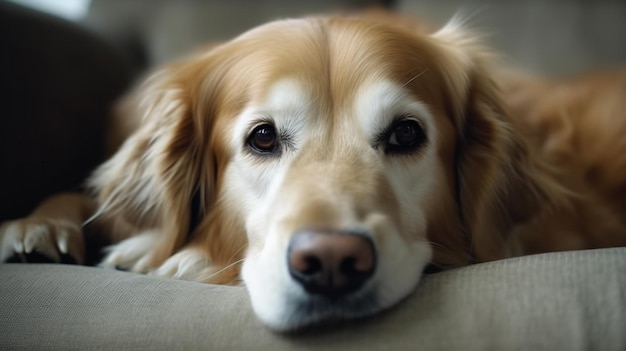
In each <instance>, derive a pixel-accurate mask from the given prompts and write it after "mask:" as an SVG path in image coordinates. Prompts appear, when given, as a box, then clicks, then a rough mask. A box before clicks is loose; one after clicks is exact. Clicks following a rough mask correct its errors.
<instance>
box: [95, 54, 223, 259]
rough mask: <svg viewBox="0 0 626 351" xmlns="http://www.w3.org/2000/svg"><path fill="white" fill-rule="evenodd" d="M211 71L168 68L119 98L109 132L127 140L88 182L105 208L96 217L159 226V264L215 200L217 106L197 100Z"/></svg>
mask: <svg viewBox="0 0 626 351" xmlns="http://www.w3.org/2000/svg"><path fill="white" fill-rule="evenodd" d="M207 66H209V63H205V64H204V65H203V64H194V63H193V62H189V61H187V62H180V63H176V64H173V65H171V66H167V67H165V68H163V69H161V70H160V71H158V72H156V73H154V74H152V75H151V76H150V77H149V78H148V79H147V80H146V81H145V82H144V83H143V84H142V85H140V86H139V87H138V88H137V89H136V90H135V91H134V92H132V93H131V94H129V95H128V96H127V97H126V98H125V99H124V100H123V101H121V103H120V104H119V106H118V109H117V110H116V113H115V115H114V119H113V125H112V126H111V132H115V133H120V131H128V133H124V132H121V133H120V134H117V135H112V138H113V139H117V140H119V141H122V140H125V141H124V142H123V144H122V145H121V147H119V149H118V150H117V151H116V152H115V154H114V155H113V156H112V157H111V158H110V159H109V160H108V161H107V162H105V163H104V164H103V165H102V166H100V168H99V169H97V170H96V172H95V173H94V175H93V176H92V178H91V179H90V182H89V185H90V187H91V188H92V189H93V190H94V192H95V193H96V196H97V198H98V200H99V203H100V209H99V211H98V213H97V214H96V216H100V217H108V218H115V219H116V220H118V219H120V218H121V219H123V221H125V222H127V223H129V224H131V225H132V227H133V228H136V229H137V230H142V229H153V228H158V231H159V232H161V234H160V242H159V244H158V245H157V247H155V248H154V250H155V251H154V254H153V256H154V257H153V264H155V265H156V264H159V263H160V261H163V260H164V259H165V258H167V257H168V256H170V255H171V254H173V253H174V252H175V251H176V250H177V249H178V248H180V246H181V245H182V244H183V243H184V241H185V240H186V237H187V236H188V235H189V232H190V231H191V230H192V229H193V228H191V226H192V225H193V224H192V222H193V221H194V218H196V219H197V218H198V216H201V215H202V213H204V212H205V211H206V210H207V208H209V206H210V203H211V202H212V201H213V200H214V197H215V194H214V189H215V182H216V179H215V174H216V169H215V168H216V161H215V155H214V154H213V152H212V148H211V140H210V138H211V133H210V130H211V125H212V123H213V113H212V112H213V111H210V109H211V107H210V105H211V103H212V102H211V101H208V102H207V101H206V100H203V101H196V100H197V99H200V97H198V95H201V94H200V93H199V91H200V90H202V89H201V88H200V86H201V82H200V81H201V79H200V78H198V77H202V76H203V75H206V74H208V73H207V72H206V67H207ZM202 98H203V99H209V100H210V99H212V98H214V97H213V96H211V94H210V93H207V94H204V95H203V96H202ZM125 134H128V135H125ZM113 143H115V141H113ZM130 234H135V233H130Z"/></svg>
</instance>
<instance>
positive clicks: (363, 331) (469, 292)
mask: <svg viewBox="0 0 626 351" xmlns="http://www.w3.org/2000/svg"><path fill="white" fill-rule="evenodd" d="M0 281H2V285H1V286H0V325H2V328H1V329H0V348H1V349H5V350H7V349H37V348H42V347H45V348H50V349H63V350H68V349H80V350H83V349H87V348H110V349H138V348H144V349H150V350H157V349H163V350H171V349H199V348H201V349H220V350H239V349H255V350H262V349H263V350H265V349H267V350H283V349H309V348H323V349H331V350H335V349H336V350H364V349H367V350H404V349H409V348H419V349H424V350H514V349H525V350H555V349H559V350H583V349H591V350H625V349H626V333H624V331H625V330H626V329H625V327H626V248H617V249H603V250H589V251H577V252H564V253H551V254H543V255H536V256H528V257H522V258H516V259H510V260H504V261H498V262H492V263H487V264H479V265H475V266H470V267H466V268H462V269H457V270H452V271H448V272H443V273H439V274H434V275H431V276H427V277H425V279H424V280H423V282H422V284H421V285H420V287H419V288H418V289H417V291H416V292H415V294H413V295H412V296H411V297H409V298H408V299H407V300H406V301H404V302H403V303H401V304H400V305H398V306H397V307H395V308H393V309H392V310H390V311H387V312H385V313H382V314H380V315H377V316H375V317H371V318H366V319H363V320H360V321H353V322H349V323H343V324H340V325H337V326H333V327H332V328H323V329H321V330H315V331H308V332H305V333H301V334H293V335H284V334H277V333H274V332H272V331H270V330H268V329H267V328H265V327H264V326H263V325H261V324H260V322H258V321H257V319H256V318H255V317H254V315H253V313H252V311H251V308H250V305H249V301H248V297H247V294H246V291H245V289H244V288H242V287H224V286H214V285H206V284H199V283H193V282H184V281H176V280H166V279H162V278H157V277H153V276H142V275H136V274H131V273H124V272H118V271H108V270H102V269H98V268H89V267H78V266H66V265H35V264H32V265H22V264H4V265H0Z"/></svg>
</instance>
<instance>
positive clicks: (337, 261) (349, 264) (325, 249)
mask: <svg viewBox="0 0 626 351" xmlns="http://www.w3.org/2000/svg"><path fill="white" fill-rule="evenodd" d="M287 264H288V267H289V273H290V275H291V277H292V278H293V279H294V280H295V281H296V282H298V283H299V284H300V285H302V287H303V288H304V289H305V290H306V291H307V292H309V293H313V294H323V295H333V296H337V295H342V294H347V293H350V292H352V291H355V290H357V289H358V288H360V287H361V286H362V285H363V284H364V283H365V282H366V281H367V280H368V279H369V278H370V277H371V276H372V275H373V272H374V270H375V268H376V253H375V250H374V244H373V243H372V241H371V240H370V239H369V238H367V237H364V236H362V235H357V234H351V233H345V232H313V231H306V232H300V233H297V234H296V235H294V236H293V237H292V239H291V241H290V243H289V250H288V254H287Z"/></svg>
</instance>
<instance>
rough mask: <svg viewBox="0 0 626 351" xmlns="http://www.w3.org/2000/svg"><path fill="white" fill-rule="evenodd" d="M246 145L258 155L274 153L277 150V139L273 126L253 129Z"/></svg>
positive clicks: (261, 126)
mask: <svg viewBox="0 0 626 351" xmlns="http://www.w3.org/2000/svg"><path fill="white" fill-rule="evenodd" d="M248 145H250V146H251V147H252V149H254V150H255V151H256V152H259V153H271V152H274V151H276V149H277V148H278V137H277V135H276V130H275V129H274V126H272V125H269V124H263V125H260V126H258V127H256V128H254V130H253V131H252V133H251V134H250V136H249V137H248Z"/></svg>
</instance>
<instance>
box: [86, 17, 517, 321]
mask: <svg viewBox="0 0 626 351" xmlns="http://www.w3.org/2000/svg"><path fill="white" fill-rule="evenodd" d="M393 22H394V21H393V20H390V19H389V18H386V19H385V18H383V19H381V18H354V17H331V18H310V19H303V20H287V21H279V22H274V23H270V24H267V25H264V26H262V27H259V28H257V29H254V30H252V31H250V32H248V33H246V34H244V35H242V36H241V37H239V38H237V39H235V40H233V41H231V42H229V43H226V44H224V45H222V46H219V47H217V48H214V49H212V50H210V51H208V52H206V53H201V54H197V55H195V56H192V57H191V58H188V59H186V60H184V61H182V62H179V63H176V64H174V65H171V66H168V67H166V68H164V69H163V70H161V71H160V72H159V73H157V74H155V75H153V77H152V78H151V79H150V80H148V83H146V84H145V85H144V87H143V88H141V89H140V90H139V93H138V97H137V96H136V97H135V98H133V101H139V102H138V103H135V104H134V105H133V106H132V108H133V109H134V111H133V112H132V114H134V115H139V116H140V118H142V119H143V120H142V121H141V123H140V125H139V127H138V130H137V131H136V132H135V133H134V134H133V135H132V136H131V137H130V138H129V139H128V140H127V142H126V143H125V144H124V146H123V147H122V148H121V150H120V151H119V152H118V153H117V154H116V155H115V156H114V157H113V158H112V160H111V161H109V162H108V163H107V164H105V166H103V168H102V169H101V170H100V172H99V173H98V174H97V176H96V178H95V181H94V183H95V184H96V186H97V187H98V188H99V192H100V196H101V198H102V199H103V204H104V205H103V206H104V210H105V211H108V212H115V213H120V214H123V215H124V216H125V217H126V218H127V219H128V221H130V222H132V223H134V224H136V225H137V226H139V227H149V226H158V227H160V228H164V230H163V232H164V235H163V238H162V243H161V245H159V246H158V247H156V248H155V250H159V251H158V252H159V254H157V255H155V257H156V258H155V260H156V262H155V263H158V261H159V260H163V259H164V258H165V257H167V256H168V255H171V254H172V253H174V252H175V251H176V250H178V249H179V248H180V247H181V246H182V245H183V244H184V243H186V242H192V243H194V244H195V245H198V246H200V247H202V248H203V249H204V250H205V251H206V254H207V258H208V259H209V260H210V261H211V263H212V264H214V265H216V266H217V267H225V268H226V267H227V266H228V265H229V264H231V263H233V262H236V261H237V260H238V259H240V258H243V259H244V260H243V266H242V269H241V277H242V278H243V281H244V283H245V285H246V286H247V288H248V290H249V293H250V296H251V300H252V305H253V307H254V309H255V311H256V313H257V314H258V316H259V317H260V318H261V319H262V320H263V321H264V322H266V323H267V324H268V325H270V326H272V327H274V328H277V329H293V328H297V327H300V326H304V325H308V324H311V323H315V322H318V321H322V320H327V319H335V318H351V317H358V316H362V315H367V314H371V313H374V312H376V311H379V310H381V309H384V308H386V307H388V306H390V305H392V304H394V303H396V302H398V301H399V300H400V299H402V298H403V297H405V296H406V295H407V294H409V292H410V291H411V290H412V289H414V287H415V286H416V284H417V283H418V282H419V280H420V277H421V274H422V270H423V269H424V267H425V266H426V265H427V264H428V263H429V262H432V263H433V264H435V265H439V266H442V267H451V266H460V265H464V264H467V263H469V262H470V261H471V260H472V259H476V258H477V259H479V260H487V259H492V258H497V257H500V256H502V255H504V254H505V253H504V252H503V243H504V242H505V240H506V238H503V237H502V236H500V235H499V233H500V231H501V230H502V229H503V228H504V227H505V226H506V223H508V221H510V220H509V219H507V218H508V217H507V216H504V215H503V213H502V212H501V211H500V210H499V209H498V208H499V206H498V205H499V203H500V202H501V201H503V200H502V197H503V196H505V193H506V191H503V189H504V188H505V187H509V186H514V184H516V181H515V180H514V178H516V177H517V176H510V177H507V174H511V173H519V172H517V171H516V166H515V159H516V156H515V155H512V151H511V150H514V149H515V148H516V146H515V142H514V141H512V140H513V139H512V138H511V137H510V135H509V133H508V128H507V123H506V122H505V121H504V119H503V113H502V108H501V106H500V100H499V98H498V96H497V91H496V88H495V87H494V84H493V83H492V81H491V80H490V78H489V76H488V74H487V71H486V68H487V58H486V54H485V53H484V52H483V51H482V50H481V49H480V48H479V47H478V46H477V45H476V44H475V42H474V40H473V39H472V37H471V36H468V35H465V34H463V33H462V32H461V31H460V30H459V29H458V28H456V27H455V25H454V24H452V25H449V26H447V27H445V28H444V29H442V30H440V31H438V32H436V33H434V34H427V33H419V32H418V31H416V30H413V28H410V26H406V25H400V24H396V23H393ZM517 158H521V157H517ZM511 160H513V161H511ZM520 201H523V199H520ZM512 213H513V215H516V214H515V210H514V209H513V212H512ZM509 215H510V213H509ZM519 215H520V216H523V213H520V214H519ZM470 236H471V237H470ZM242 247H245V249H243V250H242ZM159 257H160V258H159ZM224 272H225V273H229V272H230V274H227V275H226V278H225V277H222V278H219V279H217V280H212V281H213V282H216V281H217V282H229V281H231V280H233V279H234V274H236V273H238V270H227V269H226V270H225V271H224Z"/></svg>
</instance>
